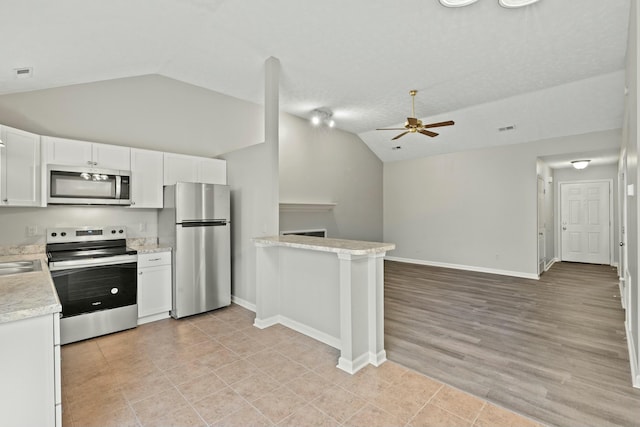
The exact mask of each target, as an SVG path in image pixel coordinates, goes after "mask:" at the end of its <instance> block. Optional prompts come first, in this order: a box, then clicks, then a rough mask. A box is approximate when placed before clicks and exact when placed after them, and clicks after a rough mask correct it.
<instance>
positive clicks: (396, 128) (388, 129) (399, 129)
mask: <svg viewBox="0 0 640 427" xmlns="http://www.w3.org/2000/svg"><path fill="white" fill-rule="evenodd" d="M405 129H406V128H380V129H376V130H405Z"/></svg>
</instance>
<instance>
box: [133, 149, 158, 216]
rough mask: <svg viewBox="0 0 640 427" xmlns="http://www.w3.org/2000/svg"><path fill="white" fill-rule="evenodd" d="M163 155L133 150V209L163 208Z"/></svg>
mask: <svg viewBox="0 0 640 427" xmlns="http://www.w3.org/2000/svg"><path fill="white" fill-rule="evenodd" d="M163 161H164V160H163V153H162V152H160V151H151V150H141V149H138V148H132V149H131V207H132V208H161V207H162V183H163V177H164V174H163V170H164V167H163Z"/></svg>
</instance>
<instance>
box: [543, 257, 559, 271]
mask: <svg viewBox="0 0 640 427" xmlns="http://www.w3.org/2000/svg"><path fill="white" fill-rule="evenodd" d="M556 262H560V258H551V259H550V260H549V262H548V263H547V264H546V265H545V266H544V271H549V269H550V268H551V267H552V266H553V264H555V263H556Z"/></svg>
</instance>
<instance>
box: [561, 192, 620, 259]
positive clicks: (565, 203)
mask: <svg viewBox="0 0 640 427" xmlns="http://www.w3.org/2000/svg"><path fill="white" fill-rule="evenodd" d="M612 185H613V183H612V181H611V180H594V181H577V182H564V183H560V233H561V236H562V237H561V259H562V261H571V262H582V263H589V264H611V235H612V234H611V207H612V201H611V196H612V193H611V187H612Z"/></svg>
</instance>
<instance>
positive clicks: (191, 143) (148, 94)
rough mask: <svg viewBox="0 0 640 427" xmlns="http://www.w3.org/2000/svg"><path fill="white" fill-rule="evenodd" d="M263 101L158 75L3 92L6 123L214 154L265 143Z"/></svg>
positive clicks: (0, 116) (0, 114) (1, 114)
mask: <svg viewBox="0 0 640 427" xmlns="http://www.w3.org/2000/svg"><path fill="white" fill-rule="evenodd" d="M263 122H264V119H263V108H262V107H261V106H260V105H257V104H253V103H250V102H246V101H242V100H239V99H237V98H233V97H230V96H226V95H223V94H221V93H217V92H213V91H211V90H208V89H204V88H201V87H198V86H193V85H190V84H187V83H183V82H180V81H177V80H173V79H170V78H168V77H163V76H159V75H146V76H139V77H128V78H122V79H115V80H106V81H102V82H95V83H86V84H79V85H73V86H64V87H59V88H53V89H46V90H37V91H33V92H22V93H17V94H10V95H2V96H0V123H2V124H5V125H8V126H13V127H16V128H18V129H24V130H27V131H30V132H34V133H37V134H41V135H50V136H60V137H67V138H72V139H84V140H88V141H94V142H104V143H108V144H115V145H126V146H130V147H138V148H147V149H151V150H159V151H168V152H172V153H183V154H193V155H198V156H205V157H214V156H217V155H219V154H221V153H226V152H228V151H232V150H237V149H239V148H242V147H246V146H249V145H253V144H258V143H260V142H263V141H264V126H263Z"/></svg>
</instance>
